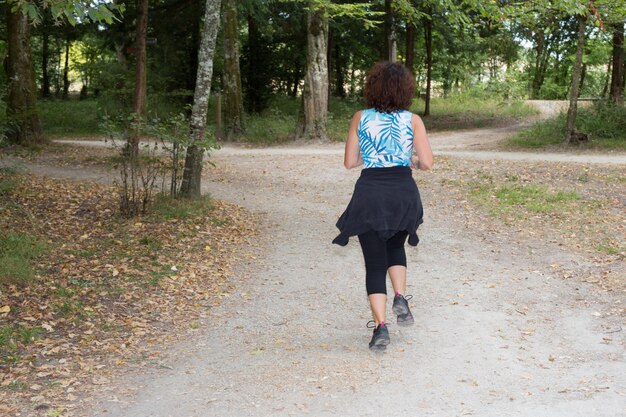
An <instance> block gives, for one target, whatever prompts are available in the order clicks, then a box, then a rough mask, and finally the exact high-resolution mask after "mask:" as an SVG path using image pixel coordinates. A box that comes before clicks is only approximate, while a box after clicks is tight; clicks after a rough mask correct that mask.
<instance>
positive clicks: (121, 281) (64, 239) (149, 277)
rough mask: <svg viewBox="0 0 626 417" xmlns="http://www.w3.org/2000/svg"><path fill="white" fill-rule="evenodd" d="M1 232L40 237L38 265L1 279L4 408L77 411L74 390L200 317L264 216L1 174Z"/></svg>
mask: <svg viewBox="0 0 626 417" xmlns="http://www.w3.org/2000/svg"><path fill="white" fill-rule="evenodd" d="M7 179H10V180H11V181H12V182H13V184H16V185H15V188H13V189H11V190H9V191H5V193H4V194H2V195H0V234H3V233H4V234H6V233H8V232H20V233H27V234H29V235H32V236H35V237H36V238H37V239H38V240H39V241H40V242H43V243H44V245H45V247H46V249H45V250H44V254H43V255H41V256H40V257H39V258H37V259H36V266H35V270H36V271H37V275H36V277H35V278H34V279H32V280H31V281H30V282H29V283H27V284H26V285H15V284H11V285H4V286H1V287H0V307H1V309H0V336H2V337H1V338H0V341H4V344H2V345H0V354H1V358H0V361H1V363H0V369H1V374H0V404H1V405H2V406H1V407H3V408H0V414H2V415H16V416H30V415H35V413H44V414H42V415H46V413H47V414H50V413H52V414H51V415H64V416H65V415H71V411H72V408H73V407H74V406H75V404H76V400H77V398H79V397H80V394H81V393H84V392H86V391H88V390H90V389H93V387H94V386H98V385H102V384H107V383H109V381H110V380H111V378H112V375H114V374H115V373H116V372H118V371H119V370H123V369H124V367H127V366H132V365H141V364H145V363H150V362H151V361H158V358H159V355H160V349H162V348H163V347H164V346H165V345H166V344H167V343H168V342H169V341H171V340H173V339H174V338H176V337H177V335H181V334H184V332H183V330H184V329H186V330H189V329H195V328H197V327H200V326H201V325H202V320H201V319H199V317H200V316H201V315H203V314H204V313H206V309H207V308H211V307H213V306H215V305H217V304H218V303H219V301H220V299H221V298H223V297H224V296H225V294H226V293H227V291H228V288H229V283H228V276H229V274H230V273H231V271H232V267H233V264H234V263H235V262H237V261H238V259H243V258H247V257H249V256H253V255H252V253H254V250H255V249H254V245H253V244H252V241H254V238H255V236H256V235H257V228H256V226H257V222H258V219H256V218H255V217H254V216H253V215H251V213H249V212H247V211H245V210H244V209H242V208H241V207H238V206H235V205H232V204H226V203H223V202H219V201H211V207H210V208H208V209H207V210H206V211H205V212H204V213H202V214H201V215H196V216H190V217H188V218H183V219H177V218H175V217H174V218H170V219H167V218H164V217H158V216H156V215H152V216H146V217H144V218H138V219H124V218H120V217H119V216H118V215H117V203H118V196H117V194H116V191H115V189H114V188H112V187H108V186H103V185H98V184H93V183H83V182H72V181H67V180H65V181H62V180H52V179H45V178H37V177H34V176H29V175H16V174H12V175H10V178H9V176H8V174H1V173H0V182H1V181H3V180H7Z"/></svg>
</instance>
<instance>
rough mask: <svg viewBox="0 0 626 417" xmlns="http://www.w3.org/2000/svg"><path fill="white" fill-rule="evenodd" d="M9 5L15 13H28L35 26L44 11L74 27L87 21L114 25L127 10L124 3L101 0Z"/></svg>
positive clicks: (17, 0)
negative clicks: (102, 0)
mask: <svg viewBox="0 0 626 417" xmlns="http://www.w3.org/2000/svg"><path fill="white" fill-rule="evenodd" d="M9 3H10V4H11V8H12V10H13V11H17V10H21V11H22V12H23V13H26V14H27V15H28V18H29V19H30V20H31V21H32V22H33V24H35V25H37V24H39V23H41V21H42V16H43V13H44V10H49V11H50V13H51V14H52V17H53V18H54V19H55V20H57V21H61V20H65V21H67V22H69V23H70V24H71V25H72V26H74V25H77V24H80V23H82V22H84V21H85V20H90V21H92V22H106V23H113V21H114V20H117V18H118V16H120V15H121V14H122V13H123V12H124V10H125V8H126V6H125V5H124V3H113V2H101V1H99V0H82V1H75V0H47V1H44V2H39V1H34V0H10V1H9Z"/></svg>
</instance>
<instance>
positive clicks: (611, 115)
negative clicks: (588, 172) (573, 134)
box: [508, 102, 626, 151]
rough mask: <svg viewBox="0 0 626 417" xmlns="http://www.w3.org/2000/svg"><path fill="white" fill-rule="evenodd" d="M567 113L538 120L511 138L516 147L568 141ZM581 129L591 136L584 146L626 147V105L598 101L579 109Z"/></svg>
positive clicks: (541, 145) (614, 148) (540, 145)
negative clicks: (566, 129)
mask: <svg viewBox="0 0 626 417" xmlns="http://www.w3.org/2000/svg"><path fill="white" fill-rule="evenodd" d="M565 120H566V114H565V113H561V114H559V115H558V116H557V117H554V118H551V119H547V120H544V121H541V122H539V123H536V124H535V125H533V126H531V127H530V128H528V129H526V130H524V131H522V132H520V133H518V134H517V135H515V136H513V137H512V138H510V139H509V141H508V144H509V145H510V146H512V147H514V148H523V149H538V148H549V147H555V146H558V145H563V144H564V143H565ZM576 128H577V130H578V131H580V132H583V133H587V134H588V135H589V139H590V140H589V142H588V143H586V144H581V145H580V147H582V148H598V149H607V150H621V151H624V150H626V107H624V106H616V105H612V104H610V103H602V102H600V103H597V104H595V105H593V106H592V107H589V108H579V109H578V116H577V119H576Z"/></svg>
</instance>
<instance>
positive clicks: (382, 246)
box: [359, 231, 387, 325]
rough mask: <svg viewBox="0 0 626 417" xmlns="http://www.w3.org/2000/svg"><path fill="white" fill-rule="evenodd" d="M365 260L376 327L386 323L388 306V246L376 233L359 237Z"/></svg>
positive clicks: (369, 295)
mask: <svg viewBox="0 0 626 417" xmlns="http://www.w3.org/2000/svg"><path fill="white" fill-rule="evenodd" d="M359 243H360V244H361V250H362V251H363V259H364V260H365V288H366V290H367V296H368V298H369V301H370V308H371V309H372V317H373V318H374V321H375V322H376V325H378V324H380V323H382V322H384V321H385V317H386V305H387V282H386V281H387V246H386V242H385V241H384V240H383V239H381V238H380V237H379V236H378V233H376V232H371V231H370V232H367V233H364V234H361V235H359Z"/></svg>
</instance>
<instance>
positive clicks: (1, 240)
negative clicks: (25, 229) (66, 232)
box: [0, 232, 46, 284]
mask: <svg viewBox="0 0 626 417" xmlns="http://www.w3.org/2000/svg"><path fill="white" fill-rule="evenodd" d="M45 249H46V245H45V244H44V243H42V242H40V241H39V240H37V239H36V238H35V237H33V236H31V235H27V234H23V233H12V232H9V233H4V234H0V284H25V283H27V282H28V281H30V280H31V279H32V278H33V277H34V276H35V268H34V265H33V264H34V262H35V260H36V259H37V257H39V256H40V255H41V254H42V253H43V252H44V251H45Z"/></svg>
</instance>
